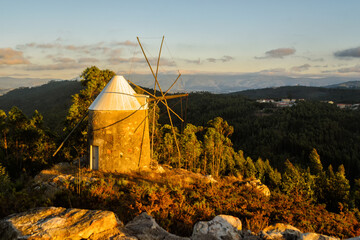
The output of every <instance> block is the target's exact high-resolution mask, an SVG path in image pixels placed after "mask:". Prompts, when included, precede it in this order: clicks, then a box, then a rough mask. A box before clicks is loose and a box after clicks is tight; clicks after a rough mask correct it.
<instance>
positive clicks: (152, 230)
mask: <svg viewBox="0 0 360 240" xmlns="http://www.w3.org/2000/svg"><path fill="white" fill-rule="evenodd" d="M125 229H126V232H127V233H128V234H129V235H131V236H135V237H137V238H138V239H144V240H150V239H151V240H190V238H183V237H178V236H176V235H174V234H171V233H168V232H167V231H166V230H165V229H163V228H162V227H160V226H159V224H157V223H156V221H155V219H154V218H152V217H151V216H150V215H148V214H147V213H146V212H143V213H141V214H140V215H139V216H137V217H135V218H134V219H133V220H132V221H131V222H129V223H128V224H126V226H125Z"/></svg>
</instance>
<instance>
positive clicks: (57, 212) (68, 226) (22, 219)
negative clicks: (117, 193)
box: [0, 207, 131, 240]
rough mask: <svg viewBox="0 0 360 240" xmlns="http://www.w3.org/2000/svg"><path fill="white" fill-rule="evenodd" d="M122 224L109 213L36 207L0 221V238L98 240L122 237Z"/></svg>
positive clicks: (5, 239)
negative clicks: (120, 228)
mask: <svg viewBox="0 0 360 240" xmlns="http://www.w3.org/2000/svg"><path fill="white" fill-rule="evenodd" d="M122 225H123V224H122V223H121V222H120V221H119V220H118V218H117V216H116V215H115V214H114V213H113V212H110V211H100V210H83V209H65V208H61V207H49V208H37V209H33V210H30V211H28V212H24V213H17V214H12V215H10V216H8V217H6V218H4V219H2V220H1V221H0V236H2V238H1V239H4V240H7V239H9V240H10V239H28V238H30V239H75V240H76V239H84V238H86V239H99V238H101V236H110V235H111V236H124V237H126V235H125V234H124V233H122V232H121V231H120V230H119V228H118V227H120V226H122ZM95 236H96V237H95ZM94 237H95V238H94ZM129 239H131V238H129Z"/></svg>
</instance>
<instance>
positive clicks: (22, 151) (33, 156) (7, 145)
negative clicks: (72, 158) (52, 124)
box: [0, 107, 55, 177]
mask: <svg viewBox="0 0 360 240" xmlns="http://www.w3.org/2000/svg"><path fill="white" fill-rule="evenodd" d="M0 115H1V119H0V127H1V133H2V139H1V144H0V146H1V150H2V152H4V156H5V157H4V158H3V159H2V161H3V162H2V164H3V166H5V167H6V169H7V171H8V172H9V174H10V176H11V177H18V176H20V175H21V174H22V173H28V174H30V175H33V174H36V173H37V172H38V171H40V170H41V169H43V167H44V166H47V165H49V164H51V154H52V152H53V151H54V148H55V144H54V141H53V138H50V133H49V132H48V131H46V130H45V129H44V127H43V117H42V115H41V114H40V113H39V112H38V111H35V112H34V114H33V116H32V117H31V118H30V119H29V118H27V117H26V116H25V115H24V114H23V112H22V111H21V110H20V109H19V108H17V107H13V108H12V109H11V110H10V111H9V112H8V114H7V116H6V114H4V112H0Z"/></svg>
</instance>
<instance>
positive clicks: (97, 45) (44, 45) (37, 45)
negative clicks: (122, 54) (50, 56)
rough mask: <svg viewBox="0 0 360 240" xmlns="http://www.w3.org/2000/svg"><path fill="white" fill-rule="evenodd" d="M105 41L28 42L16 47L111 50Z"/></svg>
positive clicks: (87, 50)
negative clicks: (82, 42)
mask: <svg viewBox="0 0 360 240" xmlns="http://www.w3.org/2000/svg"><path fill="white" fill-rule="evenodd" d="M103 45H104V42H98V43H95V44H90V45H62V44H60V43H41V44H40V43H34V42H32V43H26V44H23V45H17V46H16V48H17V49H20V50H25V49H28V48H35V49H46V50H49V49H64V50H68V51H75V52H84V53H91V52H94V51H100V52H104V53H106V52H109V51H110V50H111V48H109V47H106V46H103Z"/></svg>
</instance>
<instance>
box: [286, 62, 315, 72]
mask: <svg viewBox="0 0 360 240" xmlns="http://www.w3.org/2000/svg"><path fill="white" fill-rule="evenodd" d="M310 67H311V65H310V64H303V65H301V66H295V67H292V68H291V69H290V70H291V71H293V72H303V71H306V70H308V69H309V68H310Z"/></svg>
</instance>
